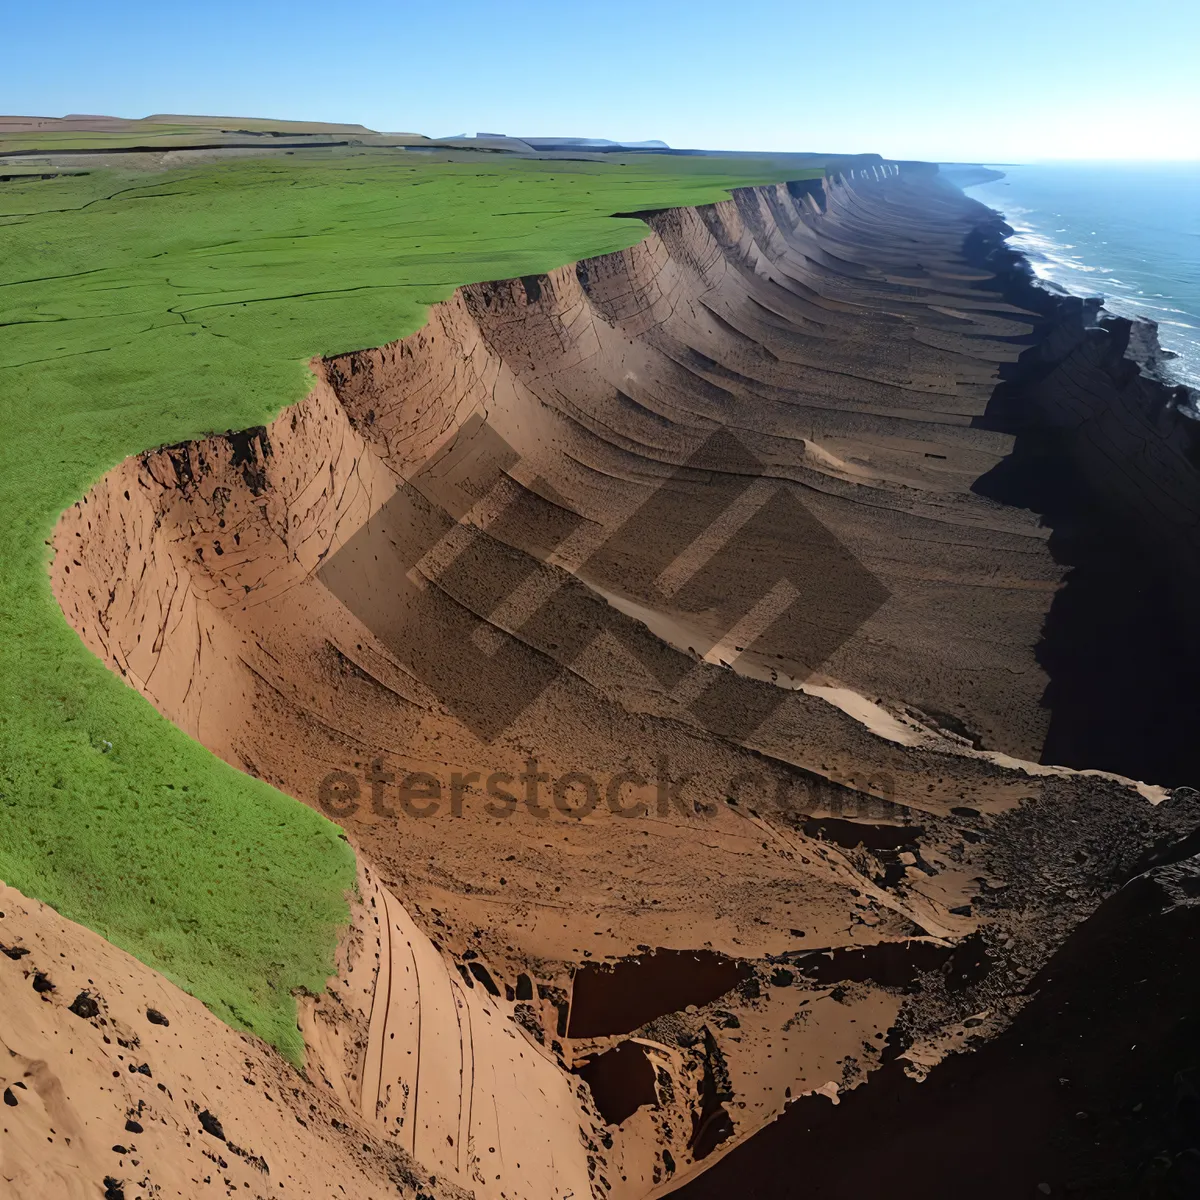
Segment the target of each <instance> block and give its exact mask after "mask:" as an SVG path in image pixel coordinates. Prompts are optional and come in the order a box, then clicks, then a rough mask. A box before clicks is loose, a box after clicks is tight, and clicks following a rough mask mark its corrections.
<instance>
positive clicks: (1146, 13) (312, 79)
mask: <svg viewBox="0 0 1200 1200" xmlns="http://www.w3.org/2000/svg"><path fill="white" fill-rule="evenodd" d="M0 50H2V51H3V53H2V54H0V61H2V62H3V69H2V70H0V112H3V113H22V114H36V115H43V116H62V115H64V114H65V113H68V112H92V113H109V114H114V115H117V116H125V117H136V116H145V115H148V114H150V113H154V112H179V113H204V114H221V115H226V114H234V115H239V116H263V117H287V118H295V119H304V120H332V121H356V122H361V123H362V124H364V125H368V126H370V127H372V128H374V129H379V130H386V131H401V130H403V131H414V132H418V133H427V134H431V135H442V136H445V135H449V134H455V133H463V132H467V133H474V132H476V131H478V130H488V131H495V132H501V133H508V134H517V135H521V134H525V135H529V136H533V135H543V136H545V135H575V136H591V137H611V138H621V139H630V140H634V139H643V138H662V139H664V140H665V141H667V142H669V143H670V144H671V145H672V146H689V147H702V148H706V149H727V150H817V151H837V152H845V153H850V152H858V151H877V152H879V153H881V154H884V155H887V156H889V157H902V158H925V159H939V160H946V159H953V160H970V161H989V162H997V161H1025V160H1029V159H1038V158H1092V159H1096V158H1109V159H1118V158H1119V159H1138V158H1142V159H1167V158H1176V159H1178V158H1189V159H1197V158H1200V66H1198V60H1200V0H1136V2H1133V0H1004V2H1003V3H982V2H981V0H851V2H846V0H741V2H739V0H720V2H719V3H718V2H715V0H680V2H676V0H636V2H635V0H559V2H557V3H553V2H547V0H491V2H490V3H485V2H481V0H421V2H420V3H410V2H408V0H325V2H322V3H317V2H315V0H289V2H287V3H282V2H280V0H201V2H200V3H195V2H192V3H186V2H185V3H180V2H179V0H170V2H168V0H159V2H158V3H149V2H148V0H108V2H105V3H97V0H67V2H61V0H36V2H35V3H30V2H28V0H0Z"/></svg>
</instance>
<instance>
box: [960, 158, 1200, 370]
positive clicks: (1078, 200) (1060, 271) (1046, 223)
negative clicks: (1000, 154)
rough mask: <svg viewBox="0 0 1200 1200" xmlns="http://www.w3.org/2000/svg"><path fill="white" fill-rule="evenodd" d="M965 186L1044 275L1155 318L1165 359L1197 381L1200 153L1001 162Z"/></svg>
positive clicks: (1124, 311)
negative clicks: (1125, 160) (1176, 159)
mask: <svg viewBox="0 0 1200 1200" xmlns="http://www.w3.org/2000/svg"><path fill="white" fill-rule="evenodd" d="M995 169H996V170H998V171H1003V172H1004V178H1003V179H998V180H994V181H992V182H991V183H983V184H977V185H975V186H974V187H969V188H967V189H966V191H967V195H969V196H973V197H975V199H977V200H980V201H982V202H983V203H984V204H986V205H988V206H989V207H990V208H995V209H998V210H999V211H1000V212H1001V213H1003V214H1004V217H1005V219H1006V220H1007V221H1008V223H1009V224H1010V225H1011V226H1012V227H1013V229H1014V230H1015V233H1014V235H1013V237H1012V238H1011V239H1010V240H1009V244H1010V245H1012V246H1014V247H1015V248H1017V249H1019V250H1021V251H1023V252H1024V253H1025V255H1026V256H1027V257H1028V259H1029V260H1030V262H1031V263H1032V265H1033V269H1034V270H1035V271H1036V272H1037V274H1038V276H1039V277H1040V278H1042V279H1047V280H1052V281H1053V282H1054V283H1057V284H1059V285H1060V286H1061V287H1063V288H1065V289H1066V290H1067V291H1069V292H1073V293H1074V294H1075V295H1078V296H1097V295H1099V296H1103V297H1104V303H1105V307H1106V308H1108V310H1109V311H1110V312H1114V313H1117V314H1119V315H1121V316H1142V317H1149V318H1150V319H1151V320H1154V321H1157V322H1158V329H1159V341H1160V342H1161V343H1162V345H1163V346H1164V347H1165V348H1166V349H1168V350H1173V351H1175V353H1176V354H1178V355H1179V357H1178V358H1177V359H1174V360H1173V361H1172V362H1171V364H1170V367H1169V370H1170V373H1171V374H1172V375H1174V377H1175V378H1176V379H1177V380H1178V381H1179V382H1181V383H1186V384H1188V385H1189V386H1191V387H1194V388H1200V163H1157V164H1144V163H1136V164H1133V163H1130V164H1118V163H1103V164H1100V163H1089V164H1076V163H1057V164H1055V163H1045V164H1034V165H1029V166H1004V165H1001V166H997V167H996V168H995Z"/></svg>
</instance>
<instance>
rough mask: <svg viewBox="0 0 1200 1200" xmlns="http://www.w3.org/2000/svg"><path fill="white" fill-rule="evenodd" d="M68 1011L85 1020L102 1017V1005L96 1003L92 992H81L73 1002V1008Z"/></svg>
mask: <svg viewBox="0 0 1200 1200" xmlns="http://www.w3.org/2000/svg"><path fill="white" fill-rule="evenodd" d="M67 1011H68V1012H73V1013H74V1014H75V1015H76V1016H77V1017H83V1018H84V1020H90V1019H91V1018H92V1017H98V1016H99V1015H100V1005H99V1004H97V1003H96V1000H95V997H94V996H92V994H91V993H90V992H80V993H79V995H78V996H76V997H75V999H74V1000H72V1001H71V1006H70V1008H69V1009H68V1010H67Z"/></svg>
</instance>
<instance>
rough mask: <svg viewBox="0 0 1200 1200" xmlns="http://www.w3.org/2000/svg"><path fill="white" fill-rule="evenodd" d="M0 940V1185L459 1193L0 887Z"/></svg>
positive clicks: (27, 1197) (43, 1196) (16, 1193)
mask: <svg viewBox="0 0 1200 1200" xmlns="http://www.w3.org/2000/svg"><path fill="white" fill-rule="evenodd" d="M0 948H2V950H3V953H2V954H0V1011H2V1012H3V1014H4V1016H3V1020H2V1021H0V1089H2V1090H3V1095H4V1107H3V1109H0V1112H2V1113H3V1116H0V1195H3V1196H5V1197H13V1198H14V1200H50V1198H51V1197H53V1198H54V1200H59V1198H60V1197H61V1198H63V1200H67V1198H71V1200H74V1198H75V1197H78V1198H79V1200H84V1198H85V1197H86V1198H87V1200H92V1198H93V1197H97V1196H105V1197H106V1198H107V1200H114V1198H115V1197H118V1196H121V1195H124V1196H126V1197H128V1198H129V1200H133V1198H134V1197H140V1196H144V1197H150V1196H162V1197H171V1196H179V1197H184V1198H185V1200H195V1198H197V1197H202V1196H220V1195H234V1194H236V1195H239V1196H242V1195H248V1196H255V1197H260V1198H265V1197H268V1196H279V1195H287V1196H302V1197H303V1196H311V1197H314V1198H315V1197H320V1198H321V1200H326V1198H328V1197H330V1196H335V1195H336V1196H343V1195H344V1196H351V1197H361V1198H362V1200H368V1198H378V1200H382V1198H383V1197H385V1196H395V1195H397V1194H398V1193H399V1194H401V1195H406V1196H413V1195H415V1194H416V1193H417V1192H421V1191H424V1192H427V1193H429V1194H430V1195H434V1194H437V1195H446V1196H456V1195H460V1194H461V1193H458V1192H456V1191H455V1190H454V1188H452V1187H445V1186H443V1187H441V1188H440V1189H439V1188H437V1187H435V1186H433V1185H431V1184H430V1183H429V1181H428V1178H427V1175H426V1172H424V1171H423V1170H422V1169H421V1168H420V1167H419V1166H417V1164H416V1163H415V1162H414V1161H413V1160H412V1159H411V1158H410V1157H409V1156H408V1155H407V1154H405V1153H404V1152H403V1150H401V1149H399V1148H397V1147H395V1146H394V1145H391V1144H389V1143H388V1141H387V1139H385V1138H383V1137H382V1136H380V1135H379V1134H378V1133H377V1132H376V1131H375V1130H374V1129H373V1128H372V1127H371V1126H370V1123H368V1122H363V1121H359V1120H357V1119H356V1118H355V1116H354V1115H353V1114H352V1113H350V1112H347V1111H345V1110H344V1109H343V1108H342V1107H341V1106H339V1105H338V1104H337V1103H336V1101H335V1100H334V1098H333V1097H332V1096H331V1095H330V1093H329V1091H328V1089H327V1088H325V1087H323V1086H320V1085H319V1084H316V1083H310V1082H308V1081H306V1080H305V1079H304V1078H303V1077H301V1076H300V1075H298V1074H297V1073H296V1072H295V1071H294V1070H293V1069H292V1068H291V1067H289V1066H288V1065H287V1064H286V1063H284V1062H283V1061H282V1059H280V1057H279V1056H278V1055H277V1054H276V1053H275V1052H274V1051H272V1050H270V1049H269V1048H268V1047H266V1046H264V1045H263V1044H262V1043H261V1042H259V1041H257V1040H256V1039H253V1038H249V1037H245V1036H243V1035H240V1034H237V1033H234V1032H233V1031H232V1030H231V1029H230V1028H229V1027H228V1026H227V1025H225V1024H223V1023H222V1022H221V1021H219V1020H218V1019H217V1018H216V1017H214V1016H213V1015H212V1014H211V1013H210V1012H209V1011H208V1010H207V1009H206V1008H205V1007H204V1006H203V1005H202V1004H200V1002H199V1001H198V1000H194V999H193V998H192V997H190V996H188V995H186V994H185V993H183V992H181V991H180V990H179V989H178V988H176V987H175V986H173V985H172V984H171V983H169V982H168V981H167V980H165V979H164V978H163V977H162V976H161V975H159V974H158V973H157V972H155V971H152V970H150V969H149V968H148V967H146V966H143V965H142V964H141V963H140V962H138V961H137V960H136V959H133V958H131V957H130V956H129V955H128V954H125V953H124V952H123V951H121V950H118V949H117V948H116V947H115V946H113V945H111V944H110V943H108V942H106V941H104V939H103V938H101V937H99V936H97V935H96V934H94V933H92V932H90V931H89V930H86V929H84V928H82V927H81V926H79V925H75V924H73V923H72V922H70V921H66V920H64V919H63V918H62V917H60V916H59V915H58V914H57V913H56V912H54V911H53V910H52V909H50V908H47V907H46V906H45V905H42V904H39V903H37V902H35V901H31V900H27V899H26V898H25V897H23V896H22V895H21V894H20V893H19V892H16V891H15V890H13V889H12V888H8V887H5V886H3V885H2V884H0ZM148 1014H152V1015H153V1016H154V1017H155V1018H165V1023H163V1022H162V1021H161V1020H160V1021H159V1022H158V1023H156V1021H155V1020H154V1019H152V1017H151V1016H148Z"/></svg>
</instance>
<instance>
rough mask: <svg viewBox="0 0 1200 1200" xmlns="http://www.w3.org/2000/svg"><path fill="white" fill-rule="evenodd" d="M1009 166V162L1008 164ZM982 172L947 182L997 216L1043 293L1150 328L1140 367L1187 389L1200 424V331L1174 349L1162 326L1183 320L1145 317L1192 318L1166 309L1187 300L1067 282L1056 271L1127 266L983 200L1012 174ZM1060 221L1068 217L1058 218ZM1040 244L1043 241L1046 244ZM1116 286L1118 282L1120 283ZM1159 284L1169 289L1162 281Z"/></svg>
mask: <svg viewBox="0 0 1200 1200" xmlns="http://www.w3.org/2000/svg"><path fill="white" fill-rule="evenodd" d="M1011 165H1012V164H1009V166H1011ZM1018 165H1019V164H1018ZM978 173H979V174H980V175H986V178H974V177H973V176H971V175H970V174H969V173H968V172H967V171H966V169H965V168H958V169H957V171H951V172H948V173H947V174H946V178H948V179H950V180H951V181H952V182H953V183H954V185H955V186H957V187H959V188H960V189H961V190H962V192H963V194H964V195H965V196H966V197H967V198H968V199H970V200H974V201H975V202H976V203H978V204H982V205H983V206H984V207H985V208H987V209H989V210H990V211H991V212H993V213H995V214H996V215H997V216H998V217H999V218H1000V219H1001V220H1002V221H1003V222H1004V223H1005V224H1006V225H1007V226H1008V233H1007V234H1006V235H1005V237H1006V241H1007V243H1008V247H1009V249H1012V250H1015V251H1017V252H1018V253H1020V254H1021V255H1023V256H1024V258H1025V259H1026V261H1027V262H1028V264H1029V268H1030V270H1031V271H1032V273H1033V276H1034V278H1035V280H1036V282H1037V283H1038V284H1039V285H1040V286H1041V287H1042V288H1043V289H1044V290H1046V291H1048V292H1050V293H1051V294H1061V295H1065V296H1072V297H1074V298H1076V299H1078V300H1082V301H1085V302H1088V303H1089V304H1090V303H1093V302H1096V301H1098V302H1099V313H1100V315H1101V316H1109V317H1113V318H1117V319H1121V320H1128V321H1132V322H1134V323H1135V324H1136V325H1139V326H1144V327H1148V328H1147V333H1149V332H1150V330H1152V331H1153V337H1150V338H1147V339H1144V340H1143V345H1142V346H1141V347H1139V351H1140V352H1139V354H1138V355H1137V358H1138V361H1139V365H1140V366H1142V368H1143V370H1144V371H1146V373H1147V374H1150V375H1151V376H1152V377H1154V378H1155V379H1157V380H1158V381H1159V382H1161V383H1163V384H1164V385H1165V386H1168V387H1174V386H1182V387H1184V388H1186V389H1187V391H1188V393H1189V399H1188V405H1189V408H1190V411H1188V412H1187V413H1186V415H1187V416H1189V417H1191V418H1192V419H1193V420H1200V330H1195V328H1194V327H1193V326H1191V325H1185V327H1186V328H1189V329H1192V330H1193V333H1194V336H1193V337H1192V338H1191V339H1187V338H1180V339H1178V340H1179V343H1180V344H1181V345H1182V346H1183V347H1184V348H1183V349H1176V348H1174V347H1172V346H1167V345H1164V344H1163V343H1162V341H1161V337H1162V329H1161V327H1162V326H1163V325H1174V324H1181V322H1174V321H1168V320H1165V319H1162V318H1159V317H1156V316H1151V315H1147V314H1148V313H1150V312H1163V311H1169V312H1171V313H1177V314H1178V315H1179V316H1180V317H1186V316H1188V315H1189V314H1188V311H1187V310H1186V309H1176V308H1164V307H1163V306H1164V305H1165V304H1171V303H1179V304H1181V303H1186V301H1184V300H1183V299H1181V298H1180V297H1178V296H1173V297H1169V296H1166V295H1162V294H1156V295H1155V296H1153V297H1150V296H1147V295H1146V294H1145V292H1138V293H1137V294H1136V295H1132V294H1131V295H1126V294H1124V293H1122V292H1120V291H1116V290H1113V287H1112V286H1106V280H1104V279H1101V280H1100V281H1099V282H1098V285H1097V286H1094V287H1084V286H1081V285H1079V284H1073V283H1072V282H1071V281H1066V282H1064V281H1063V280H1062V279H1060V278H1058V277H1056V276H1057V274H1058V273H1061V272H1064V271H1065V272H1067V273H1071V274H1076V275H1077V274H1079V273H1080V272H1086V273H1089V274H1090V273H1091V272H1100V273H1101V274H1102V275H1103V276H1105V277H1107V276H1109V275H1111V274H1112V273H1113V271H1114V270H1116V269H1122V270H1124V269H1125V268H1115V267H1110V266H1107V265H1106V264H1105V263H1104V262H1102V261H1100V260H1099V259H1098V258H1097V256H1095V255H1093V256H1092V259H1091V261H1090V262H1089V261H1084V260H1083V259H1081V258H1077V257H1076V255H1075V254H1074V253H1069V252H1074V251H1076V250H1077V249H1078V247H1076V246H1075V245H1074V244H1071V243H1063V242H1059V241H1057V240H1055V238H1054V235H1053V234H1051V233H1047V232H1045V231H1044V230H1042V229H1039V228H1037V227H1035V226H1034V225H1032V224H1028V223H1026V222H1025V220H1024V219H1023V218H1021V217H1019V216H1018V213H1022V214H1024V213H1029V212H1030V211H1031V210H1028V209H1025V208H1024V207H1023V206H1021V205H1019V204H1016V203H1015V202H1014V203H1012V204H1010V205H1008V206H1007V211H1006V206H1004V205H1003V204H1001V203H1000V202H999V201H1000V200H1001V199H1002V198H998V197H994V196H990V195H989V196H987V197H986V198H985V197H984V196H979V195H976V194H975V192H976V190H977V189H987V188H988V185H990V184H992V183H998V182H999V181H1000V180H1002V179H1004V178H1006V177H1007V176H1008V175H1009V171H1008V170H1002V169H993V168H991V167H981V168H978ZM959 175H965V176H967V177H966V178H964V179H961V180H960V179H959V178H958V177H957V176H959ZM1038 215H1044V214H1038ZM1059 219H1060V220H1062V219H1067V218H1061V217H1060V218H1059ZM1076 219H1081V217H1077V218H1076ZM1054 234H1063V235H1066V236H1068V237H1074V236H1078V234H1075V233H1072V232H1071V231H1070V230H1068V229H1065V228H1064V229H1058V230H1055V231H1054ZM1181 236H1182V234H1181ZM1022 241H1024V242H1025V243H1026V244H1025V245H1021V244H1013V243H1014V242H1016V243H1020V242H1022ZM1036 243H1041V244H1042V245H1038V244H1036ZM1107 244H1108V243H1107V242H1105V243H1102V245H1107ZM1093 249H1094V247H1093ZM1060 253H1062V254H1067V258H1065V259H1063V258H1060V257H1058V255H1059V254H1060ZM1039 260H1040V261H1039ZM1115 282H1117V283H1119V282H1120V281H1115ZM1142 282H1143V283H1146V282H1148V281H1145V280H1143V281H1142ZM1159 286H1168V285H1167V284H1165V283H1161V282H1160V284H1159ZM1152 299H1153V300H1157V301H1158V303H1151V300H1152ZM1121 310H1128V311H1121Z"/></svg>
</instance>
